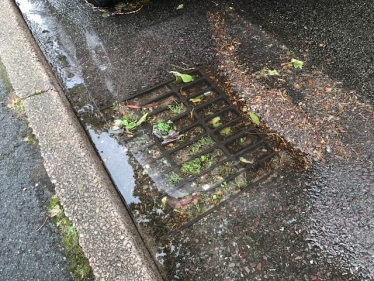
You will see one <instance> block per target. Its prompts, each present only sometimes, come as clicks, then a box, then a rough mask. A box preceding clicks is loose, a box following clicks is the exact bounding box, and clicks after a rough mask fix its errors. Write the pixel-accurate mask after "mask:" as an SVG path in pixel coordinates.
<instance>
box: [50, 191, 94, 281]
mask: <svg viewBox="0 0 374 281" xmlns="http://www.w3.org/2000/svg"><path fill="white" fill-rule="evenodd" d="M49 213H50V216H51V217H52V221H53V223H54V224H55V225H56V227H57V229H58V231H59V232H60V233H61V235H62V243H63V244H64V246H65V251H66V257H67V262H68V267H69V270H70V271H71V272H73V274H74V277H75V280H77V281H91V280H94V277H93V273H92V269H91V267H90V265H89V262H88V259H87V258H86V256H85V255H84V253H83V250H82V247H81V246H80V245H79V241H78V232H77V230H76V229H75V228H74V226H73V225H72V223H71V222H70V220H69V219H68V218H67V217H66V216H65V214H64V211H63V208H62V206H61V204H60V202H59V200H58V198H57V196H55V195H54V196H52V197H51V198H50V199H49Z"/></svg>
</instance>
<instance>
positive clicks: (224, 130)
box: [219, 127, 231, 137]
mask: <svg viewBox="0 0 374 281" xmlns="http://www.w3.org/2000/svg"><path fill="white" fill-rule="evenodd" d="M230 131H231V128H230V127H226V128H223V129H222V130H221V131H219V133H220V134H221V136H223V137H224V136H227V135H229V134H230Z"/></svg>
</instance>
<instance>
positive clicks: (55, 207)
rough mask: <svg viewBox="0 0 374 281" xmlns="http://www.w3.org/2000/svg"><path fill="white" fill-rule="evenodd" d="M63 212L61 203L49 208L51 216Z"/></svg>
mask: <svg viewBox="0 0 374 281" xmlns="http://www.w3.org/2000/svg"><path fill="white" fill-rule="evenodd" d="M60 213H61V208H60V206H59V205H56V206H54V207H53V208H52V209H49V216H50V217H51V218H53V217H55V216H57V215H59V214H60Z"/></svg>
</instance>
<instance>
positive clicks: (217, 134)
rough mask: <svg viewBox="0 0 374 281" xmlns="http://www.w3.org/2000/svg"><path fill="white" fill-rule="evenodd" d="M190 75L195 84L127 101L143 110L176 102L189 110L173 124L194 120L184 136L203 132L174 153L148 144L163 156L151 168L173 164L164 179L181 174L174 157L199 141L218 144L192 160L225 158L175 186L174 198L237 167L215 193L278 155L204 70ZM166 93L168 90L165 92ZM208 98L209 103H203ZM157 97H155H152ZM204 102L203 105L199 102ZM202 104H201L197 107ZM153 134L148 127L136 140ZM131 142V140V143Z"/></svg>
mask: <svg viewBox="0 0 374 281" xmlns="http://www.w3.org/2000/svg"><path fill="white" fill-rule="evenodd" d="M189 74H190V75H192V76H194V77H195V79H194V81H192V82H190V83H187V84H176V83H174V82H173V81H172V82H169V83H166V84H163V85H159V86H156V87H154V88H151V89H148V90H146V91H144V92H142V93H139V94H136V95H135V96H133V97H131V98H130V99H128V100H126V102H128V103H132V102H133V101H134V100H141V101H143V102H142V103H139V104H138V105H137V106H139V107H143V108H149V107H150V105H152V104H158V103H161V102H160V101H164V100H167V99H169V98H170V99H173V100H174V101H176V102H177V103H179V104H181V103H183V105H184V106H185V107H186V108H187V110H186V111H185V112H184V113H181V114H179V115H177V116H175V117H173V118H171V121H172V122H173V123H176V122H178V121H179V120H181V119H183V118H188V117H193V120H194V121H193V122H192V123H191V124H189V125H187V126H186V127H185V128H183V129H182V130H180V131H179V133H180V134H181V135H183V134H185V133H186V132H188V131H189V130H190V129H192V128H197V127H200V128H201V129H202V130H203V131H204V132H203V133H202V134H200V135H199V136H197V137H195V138H193V139H191V140H189V141H186V142H184V143H183V144H182V145H180V146H176V147H175V148H172V149H169V150H168V149H166V148H165V143H163V142H162V139H161V140H160V139H159V138H155V137H154V138H153V141H151V142H150V143H148V144H147V146H146V147H142V149H143V150H144V148H152V147H155V146H156V147H157V149H158V150H159V151H160V152H161V154H160V155H159V157H157V158H154V159H149V162H147V163H148V164H152V163H155V162H156V163H158V162H159V161H160V160H161V159H167V161H168V162H169V163H170V164H171V165H170V167H169V168H167V169H166V170H165V171H163V173H162V175H161V176H164V175H165V174H167V173H169V172H172V171H175V172H180V169H181V166H182V164H183V163H182V164H178V163H176V162H175V161H174V159H173V157H172V156H173V155H174V154H175V153H176V152H178V151H180V150H183V149H186V148H187V147H189V146H190V145H191V144H193V143H194V142H195V141H196V140H198V139H200V138H201V137H204V136H209V137H211V138H212V139H213V140H214V141H215V145H213V146H210V147H209V148H208V149H205V150H201V151H199V152H198V153H197V154H195V155H193V157H192V158H191V159H194V158H197V157H201V156H202V155H206V154H207V153H210V152H212V151H214V150H216V149H219V150H221V151H222V152H223V154H224V159H222V160H221V161H217V162H216V163H215V164H213V165H212V166H210V167H209V168H207V169H205V170H202V171H201V172H200V173H199V174H197V175H192V176H190V177H188V179H187V180H185V181H183V182H180V183H178V185H177V186H175V187H174V188H173V189H171V190H169V191H168V192H167V193H169V194H173V193H175V191H178V190H189V186H188V185H189V184H190V183H192V182H193V181H194V180H196V179H198V178H199V177H201V176H202V175H204V174H207V173H209V172H210V171H212V170H213V169H215V168H217V167H218V166H220V165H222V164H224V163H227V162H232V163H234V165H235V167H236V168H237V172H236V173H233V174H231V175H229V176H228V177H226V178H224V179H223V180H222V181H220V182H218V183H216V184H215V185H213V186H211V187H210V188H209V190H212V189H214V188H216V187H218V186H220V184H221V183H222V182H224V181H226V182H227V181H230V180H232V179H234V178H235V177H236V176H238V175H239V174H241V173H243V171H249V170H250V169H256V168H258V167H259V166H260V165H261V164H263V163H265V162H267V161H268V160H270V159H271V157H272V156H274V154H275V152H274V151H273V149H272V148H271V147H270V146H269V145H268V144H267V143H266V142H265V141H264V139H263V138H262V137H261V135H260V134H258V133H257V132H256V130H255V128H254V127H253V125H252V124H251V125H249V126H247V124H246V123H245V122H244V121H245V120H244V118H243V117H242V116H241V112H240V111H239V110H238V108H237V107H236V106H235V105H234V104H232V102H231V101H230V99H229V98H228V96H227V95H226V94H225V93H223V92H222V91H221V90H220V89H219V88H218V86H217V85H216V84H215V83H214V82H213V81H212V80H211V79H210V78H209V76H208V74H207V72H206V71H205V70H204V68H202V69H199V70H195V71H192V72H190V73H189ZM158 89H163V91H159V92H160V94H158V95H157V97H153V98H150V99H147V96H149V95H150V93H155V92H158ZM165 89H166V90H165ZM208 95H209V97H207V101H205V100H204V99H205V98H206V96H208ZM153 96H154V95H153ZM199 101H201V102H199ZM196 103H199V104H196ZM216 103H220V104H222V105H224V108H222V109H220V110H218V111H217V112H215V113H214V114H210V115H209V116H206V115H205V114H204V110H205V111H206V110H207V109H208V108H209V107H210V106H212V105H213V104H216ZM165 110H169V109H168V107H167V105H165V106H164V107H161V108H158V109H157V110H154V111H153V112H151V113H149V115H148V117H149V118H152V116H156V115H157V114H159V113H161V112H163V111H165ZM229 114H231V115H232V116H233V117H232V119H231V120H229V121H228V122H227V123H223V124H219V123H218V124H216V126H212V125H211V123H212V120H214V118H216V117H220V118H221V117H222V118H223V117H225V116H227V115H229ZM235 127H237V129H238V132H237V133H234V134H232V135H230V136H227V137H222V131H223V130H224V129H225V128H229V129H228V130H231V128H235ZM152 131H153V128H152V126H148V127H147V128H146V129H145V131H142V132H139V133H138V134H136V135H135V136H134V138H135V137H137V136H139V135H140V134H149V135H151V134H152ZM249 136H250V137H251V138H252V140H253V142H252V143H251V144H250V145H249V146H247V147H243V148H240V149H234V148H232V146H233V145H234V144H235V142H239V143H240V141H241V139H243V138H244V137H249ZM129 142H131V139H130V140H129ZM259 150H260V152H261V151H262V152H261V153H260V155H257V156H252V154H253V153H255V152H256V153H257V154H258V151H259Z"/></svg>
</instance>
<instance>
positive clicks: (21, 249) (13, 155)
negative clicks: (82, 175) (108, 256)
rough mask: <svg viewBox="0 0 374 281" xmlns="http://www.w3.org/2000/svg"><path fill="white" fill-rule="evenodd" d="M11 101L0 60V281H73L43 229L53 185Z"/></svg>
mask: <svg viewBox="0 0 374 281" xmlns="http://www.w3.org/2000/svg"><path fill="white" fill-rule="evenodd" d="M11 98H14V91H13V89H12V87H11V85H10V84H9V81H8V79H7V74H6V70H5V68H4V66H3V65H2V63H1V61H0V136H1V140H0V182H1V186H0V189H1V198H0V206H1V208H0V215H1V221H0V229H1V230H0V241H1V243H0V276H1V279H3V280H73V275H72V274H71V273H70V272H69V270H68V269H67V261H66V257H65V250H64V247H63V245H62V243H61V239H62V237H61V236H60V235H59V234H58V233H57V232H56V229H55V227H54V225H53V224H52V223H50V222H49V221H46V223H45V224H44V226H43V227H41V226H42V225H43V223H44V221H45V219H46V216H47V208H48V204H49V201H48V199H49V197H50V196H52V195H53V194H54V186H53V184H52V183H51V181H50V179H49V178H48V175H47V173H46V171H45V169H44V166H43V160H42V158H41V155H40V150H39V148H38V146H37V144H33V143H31V142H30V141H31V140H32V134H31V132H30V130H31V129H29V128H28V127H27V124H26V120H25V115H24V113H23V115H22V113H16V112H14V111H12V110H11V109H9V108H7V105H8V103H9V101H10V99H11ZM28 130H29V132H28V133H27V131H28ZM27 138H29V139H30V140H29V141H27Z"/></svg>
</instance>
